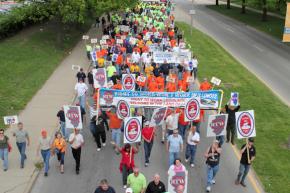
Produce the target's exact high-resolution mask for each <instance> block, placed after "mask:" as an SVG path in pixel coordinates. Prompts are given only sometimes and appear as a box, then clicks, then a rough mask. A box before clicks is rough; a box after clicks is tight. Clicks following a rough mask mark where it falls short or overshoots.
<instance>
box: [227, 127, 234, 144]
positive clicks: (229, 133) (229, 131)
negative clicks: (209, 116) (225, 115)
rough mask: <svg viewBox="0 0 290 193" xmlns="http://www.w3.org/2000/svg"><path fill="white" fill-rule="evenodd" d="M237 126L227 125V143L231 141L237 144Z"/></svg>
mask: <svg viewBox="0 0 290 193" xmlns="http://www.w3.org/2000/svg"><path fill="white" fill-rule="evenodd" d="M235 135H236V131H235V125H227V142H228V141H230V140H231V143H235Z"/></svg>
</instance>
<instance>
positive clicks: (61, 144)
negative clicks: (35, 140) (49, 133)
mask: <svg viewBox="0 0 290 193" xmlns="http://www.w3.org/2000/svg"><path fill="white" fill-rule="evenodd" d="M52 146H53V148H56V149H58V150H60V151H61V152H65V151H66V142H65V140H64V139H63V138H60V139H58V138H56V139H54V141H53V144H52Z"/></svg>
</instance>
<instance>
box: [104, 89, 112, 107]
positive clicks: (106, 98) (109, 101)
mask: <svg viewBox="0 0 290 193" xmlns="http://www.w3.org/2000/svg"><path fill="white" fill-rule="evenodd" d="M102 98H103V99H104V101H105V103H106V105H111V104H113V100H114V95H113V91H110V90H107V91H105V92H104V94H103V96H102Z"/></svg>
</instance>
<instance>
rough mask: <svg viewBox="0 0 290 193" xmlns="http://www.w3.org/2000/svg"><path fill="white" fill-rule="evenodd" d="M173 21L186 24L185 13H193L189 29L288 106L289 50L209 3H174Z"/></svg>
mask: <svg viewBox="0 0 290 193" xmlns="http://www.w3.org/2000/svg"><path fill="white" fill-rule="evenodd" d="M175 2H176V4H177V11H178V14H176V18H177V19H178V20H180V21H185V22H187V23H190V16H189V14H188V13H189V10H191V9H195V10H196V14H195V15H194V19H193V25H194V26H195V27H197V28H198V29H199V30H201V31H202V32H204V33H206V34H208V35H209V36H211V37H213V38H214V39H215V40H216V41H217V42H219V43H220V44H221V45H222V46H223V47H224V48H225V49H226V50H227V51H228V52H229V53H231V54H232V55H233V56H234V57H235V58H236V59H238V60H239V61H240V62H241V63H242V64H243V65H244V66H245V67H246V68H248V69H249V71H250V72H252V73H254V74H255V75H256V76H257V77H258V78H259V79H260V80H261V81H263V82H264V83H265V84H266V85H267V86H268V87H269V88H270V89H271V90H272V91H273V92H274V93H275V94H276V95H277V96H278V97H279V98H280V99H282V100H283V102H285V103H286V104H287V105H288V106H290V98H289V95H290V78H289V74H290V46H287V45H284V44H283V43H282V42H280V40H277V39H275V38H273V37H270V36H269V35H267V34H264V33H262V32H259V31H257V30H255V29H253V28H252V27H249V26H247V25H245V24H243V23H240V22H237V21H236V20H233V19H231V18H229V17H226V16H223V15H221V14H219V13H217V12H215V11H213V10H210V9H208V8H206V7H205V5H207V4H214V3H215V1H212V0H195V1H194V8H193V6H192V1H191V0H175Z"/></svg>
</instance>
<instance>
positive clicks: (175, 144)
mask: <svg viewBox="0 0 290 193" xmlns="http://www.w3.org/2000/svg"><path fill="white" fill-rule="evenodd" d="M167 141H168V142H169V152H179V151H180V145H181V144H183V140H182V137H181V136H180V135H178V136H177V137H174V136H173V134H172V135H170V136H169V137H168V139H167Z"/></svg>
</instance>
